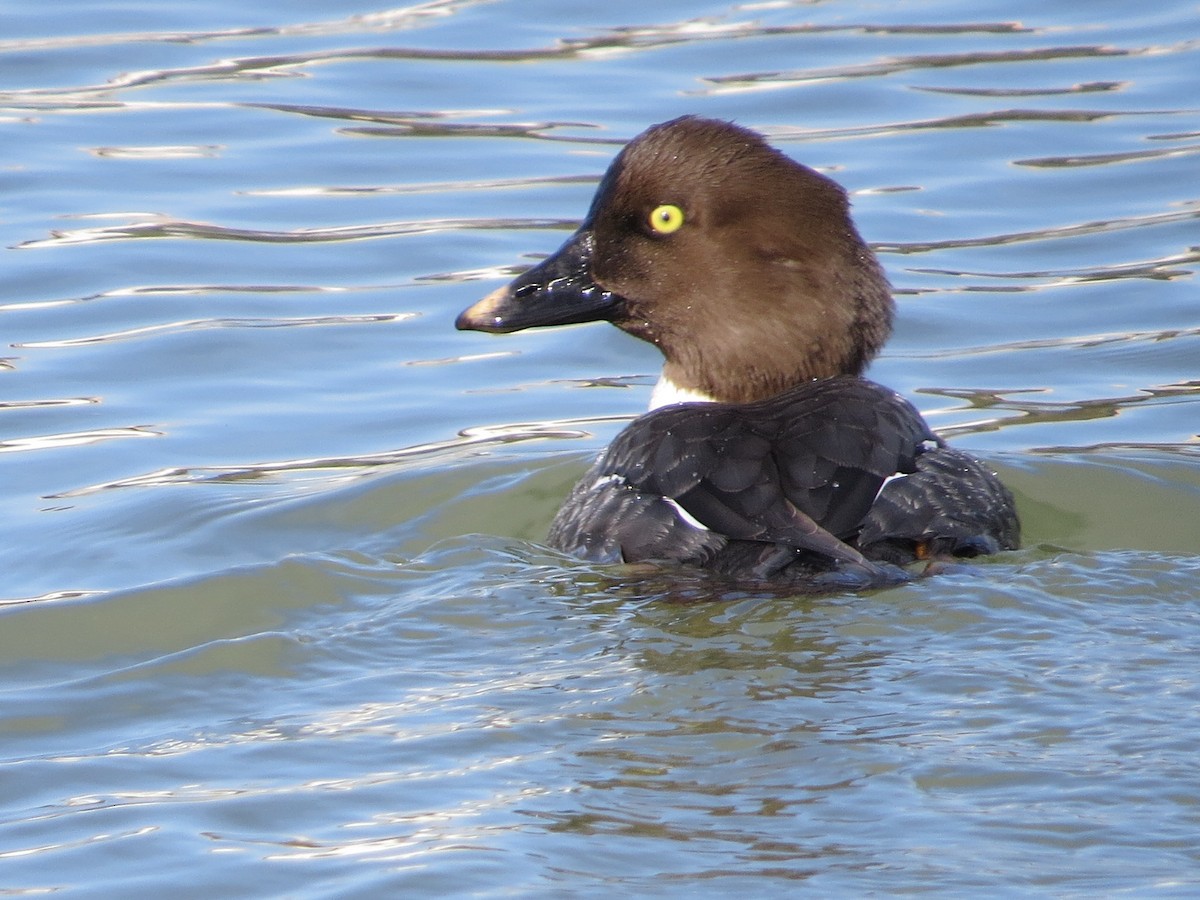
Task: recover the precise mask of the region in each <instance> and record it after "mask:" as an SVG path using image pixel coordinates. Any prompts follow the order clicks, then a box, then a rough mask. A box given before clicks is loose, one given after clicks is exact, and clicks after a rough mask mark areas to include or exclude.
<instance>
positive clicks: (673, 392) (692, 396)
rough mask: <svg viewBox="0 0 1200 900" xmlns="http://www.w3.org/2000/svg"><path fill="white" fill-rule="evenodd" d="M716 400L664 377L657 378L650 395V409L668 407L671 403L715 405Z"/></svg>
mask: <svg viewBox="0 0 1200 900" xmlns="http://www.w3.org/2000/svg"><path fill="white" fill-rule="evenodd" d="M715 402H716V400H714V398H712V397H710V396H709V395H708V394H705V393H703V392H701V391H694V390H692V389H691V388H682V387H680V386H679V385H677V384H676V383H675V382H673V381H672V380H671V379H670V378H668V377H667V376H666V375H660V376H658V382H657V383H656V384H655V385H654V390H653V391H652V392H651V393H650V408H651V409H658V408H659V407H660V406H670V405H671V404H672V403H715Z"/></svg>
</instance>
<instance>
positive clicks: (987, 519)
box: [456, 116, 1019, 590]
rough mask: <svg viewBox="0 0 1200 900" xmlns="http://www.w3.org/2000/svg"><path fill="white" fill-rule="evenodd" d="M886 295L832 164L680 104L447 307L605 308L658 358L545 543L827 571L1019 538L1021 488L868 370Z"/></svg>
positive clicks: (735, 570) (798, 575) (796, 578)
mask: <svg viewBox="0 0 1200 900" xmlns="http://www.w3.org/2000/svg"><path fill="white" fill-rule="evenodd" d="M893 313H894V304H893V300H892V295H891V290H890V286H889V284H888V282H887V279H886V277H885V275H884V273H883V270H882V268H881V267H880V265H879V262H878V261H877V259H876V257H875V254H874V253H873V252H872V250H871V249H870V248H869V247H868V246H867V244H866V243H865V242H864V241H863V239H862V238H861V237H860V236H859V234H858V231H857V230H856V228H855V226H854V224H853V222H852V221H851V218H850V212H849V201H848V199H847V196H846V192H845V191H844V190H843V189H842V188H841V187H840V186H839V185H838V184H837V183H836V182H834V181H833V180H831V179H829V178H826V177H825V176H824V175H821V174H819V173H818V172H815V171H813V170H812V169H810V168H807V167H806V166H803V165H800V164H799V163H797V162H795V161H793V160H792V159H790V158H789V157H787V156H785V155H784V154H783V153H781V152H780V151H778V150H776V149H774V148H772V147H771V146H770V145H769V144H767V142H766V141H765V140H764V139H763V138H762V137H761V136H760V135H759V134H757V133H755V132H753V131H750V130H747V129H745V128H741V127H738V126H736V125H733V124H730V123H728V122H722V121H715V120H710V119H703V118H698V117H694V116H685V117H683V118H679V119H674V120H672V121H670V122H665V123H663V124H660V125H655V126H653V127H651V128H649V129H647V130H646V131H645V132H643V133H642V134H641V135H639V136H638V137H636V138H635V139H634V140H633V141H631V142H630V143H629V144H627V145H626V146H625V148H624V149H623V150H622V151H621V152H620V153H619V154H618V155H617V157H616V159H615V160H614V161H613V163H612V165H611V166H610V167H609V169H608V171H607V172H606V174H605V175H604V177H603V179H602V180H601V182H600V186H599V188H598V189H597V191H596V195H595V198H594V199H593V200H592V204H591V207H590V208H589V210H588V213H587V216H586V218H585V219H584V220H583V223H582V224H581V225H580V227H579V229H578V230H577V231H576V232H575V233H574V234H573V235H571V237H570V238H568V239H567V241H566V243H565V244H563V246H562V247H561V248H559V250H558V251H557V252H555V253H554V254H552V255H551V256H550V257H549V258H547V259H545V260H544V261H542V262H541V263H539V264H538V265H536V266H534V267H533V268H531V269H529V270H528V271H526V272H525V273H523V274H522V275H520V276H518V277H517V278H516V279H515V280H513V281H512V282H511V283H510V284H508V285H506V286H505V287H502V288H499V289H498V290H496V291H494V292H492V293H491V294H489V295H488V296H487V297H485V298H484V299H482V300H480V301H479V302H478V303H476V304H475V305H474V306H472V307H470V308H469V309H467V310H465V311H464V312H463V313H462V314H461V315H459V317H458V319H457V322H456V326H457V327H458V328H459V329H462V330H475V331H484V332H493V333H505V332H511V331H519V330H521V329H524V328H530V327H533V326H542V325H566V324H573V323H579V322H591V321H597V320H605V321H608V322H611V323H613V324H614V325H616V326H617V327H618V328H620V329H621V330H622V331H625V332H627V333H629V334H632V335H634V336H635V337H638V338H641V339H642V340H646V341H649V342H650V343H652V344H654V345H655V346H656V347H658V348H659V349H660V350H661V351H662V354H663V356H664V358H665V362H664V365H663V369H662V375H661V377H660V379H659V381H658V383H657V384H656V386H655V388H654V390H653V393H652V395H651V403H650V406H651V411H650V412H648V413H646V414H645V415H642V416H640V417H639V418H637V419H635V420H634V421H633V422H632V423H631V424H630V425H629V426H628V427H626V428H625V430H624V431H622V432H621V433H620V434H619V435H618V436H617V437H616V439H615V440H614V441H613V442H612V444H611V445H610V446H609V447H608V448H607V449H606V450H605V451H604V452H603V453H601V455H600V457H599V458H598V459H597V460H596V462H595V464H594V465H593V466H592V467H591V469H590V470H589V471H588V472H587V473H586V474H585V475H584V476H583V478H582V479H581V480H580V481H579V483H578V484H577V485H576V487H575V488H574V490H573V491H572V492H571V494H570V495H569V496H568V497H567V500H566V502H565V503H564V505H563V507H562V508H561V509H560V510H559V512H558V515H557V516H556V517H555V519H554V521H553V523H552V525H551V527H550V534H549V543H550V544H551V545H552V546H554V547H555V548H557V549H560V550H563V551H565V552H568V553H572V554H574V555H577V556H580V557H583V558H585V559H590V560H595V561H601V562H639V561H649V560H653V561H661V562H673V563H681V564H688V565H694V566H701V567H704V568H709V569H713V570H716V571H718V572H721V573H724V574H726V575H730V576H734V577H736V578H748V579H754V580H760V579H761V580H778V579H783V580H785V581H787V582H789V583H794V584H797V585H801V586H809V587H813V588H814V589H818V590H819V589H823V588H826V587H830V586H849V587H852V588H866V587H875V586H881V585H886V584H893V583H897V582H899V581H903V580H905V579H906V578H907V577H909V576H908V575H907V574H906V573H905V572H904V571H903V570H901V569H900V568H898V567H899V566H903V565H906V564H908V563H911V562H913V561H915V560H918V559H945V558H948V557H969V556H976V555H979V554H983V553H994V552H997V551H999V550H1005V549H1015V548H1016V547H1017V546H1018V542H1019V524H1018V520H1017V514H1016V510H1015V506H1014V503H1013V498H1012V495H1011V494H1010V493H1009V491H1008V490H1007V489H1006V488H1005V487H1004V485H1003V484H1002V483H1001V482H1000V480H999V478H997V476H996V475H995V474H994V473H993V472H991V471H990V470H989V469H988V468H987V467H986V466H985V465H984V464H983V463H981V462H980V461H979V460H976V459H975V458H973V457H972V456H970V455H969V454H966V453H964V452H962V451H960V450H956V449H954V448H951V447H948V446H947V445H946V444H945V442H944V441H943V440H942V439H940V438H939V437H938V436H937V435H935V434H934V433H933V431H932V430H931V429H930V428H929V426H928V425H927V424H926V422H925V420H924V419H923V418H922V417H921V415H920V413H919V412H917V410H916V409H915V408H914V407H913V406H912V405H911V404H910V403H909V402H908V401H907V400H905V399H904V398H902V397H901V396H899V395H898V394H896V393H895V392H894V391H891V390H889V389H888V388H885V387H883V386H881V385H878V384H876V383H874V382H872V381H868V380H867V379H865V378H863V377H862V373H863V371H864V370H865V368H866V366H867V364H868V363H869V362H870V361H871V359H872V358H873V357H874V356H875V355H876V354H877V353H878V352H879V350H880V348H881V347H882V346H883V344H884V342H885V341H886V339H887V337H888V336H889V334H890V333H891V327H892V319H893Z"/></svg>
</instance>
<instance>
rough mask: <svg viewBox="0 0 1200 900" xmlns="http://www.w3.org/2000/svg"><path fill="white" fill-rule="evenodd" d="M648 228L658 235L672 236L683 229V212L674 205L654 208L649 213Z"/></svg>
mask: <svg viewBox="0 0 1200 900" xmlns="http://www.w3.org/2000/svg"><path fill="white" fill-rule="evenodd" d="M650 227H651V228H652V229H654V230H655V231H656V232H658V233H659V234H674V233H675V232H676V231H678V230H679V229H680V228H682V227H683V210H682V209H680V208H679V207H678V206H676V205H675V204H674V203H664V204H663V205H662V206H656V207H655V208H654V212H652V213H650Z"/></svg>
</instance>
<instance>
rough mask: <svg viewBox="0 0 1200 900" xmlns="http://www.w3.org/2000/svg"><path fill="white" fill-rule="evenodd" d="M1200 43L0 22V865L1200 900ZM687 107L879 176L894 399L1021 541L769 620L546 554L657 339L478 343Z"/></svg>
mask: <svg viewBox="0 0 1200 900" xmlns="http://www.w3.org/2000/svg"><path fill="white" fill-rule="evenodd" d="M597 6H603V9H596V8H593V7H597ZM1195 13H1196V10H1195V8H1194V5H1193V4H1189V3H1181V2H1177V3H1166V4H1158V5H1154V6H1153V7H1151V6H1146V5H1144V4H1142V5H1136V6H1135V5H1133V4H1128V3H1090V4H1082V5H1077V6H1076V7H1073V8H1071V9H1066V8H1065V7H1064V8H1058V7H1057V6H1056V5H1048V4H1032V3H1029V4H1025V3H1017V4H1013V3H1007V4H985V5H979V4H973V5H971V7H970V8H969V9H968V8H967V7H964V6H963V5H961V4H951V3H937V2H927V3H906V4H882V5H876V4H869V3H865V2H833V0H830V2H825V3H788V2H779V3H771V2H768V3H754V4H742V5H722V4H697V3H682V2H671V3H662V4H655V5H649V4H644V3H639V4H633V3H609V4H603V5H597V4H562V3H516V2H514V0H509V2H491V3H483V2H466V0H463V2H431V3H426V4H420V5H416V6H412V7H399V8H396V9H392V10H382V9H378V8H373V7H369V6H352V5H347V4H338V5H336V8H335V5H334V4H328V3H316V2H308V3H296V2H290V3H282V2H280V3H258V4H233V3H228V2H223V0H207V2H204V3H188V4H146V3H137V2H130V3H126V4H123V5H120V6H118V7H116V8H107V9H100V8H99V7H98V6H97V5H95V4H89V3H78V4H72V3H69V4H67V5H65V6H64V5H63V4H56V5H43V6H42V7H33V6H30V7H28V8H24V9H21V10H19V11H11V10H10V11H4V12H0V142H2V143H0V148H2V149H0V246H2V247H4V248H5V249H3V250H0V259H2V263H3V264H2V265H0V343H2V345H3V349H2V350H0V486H2V490H0V496H2V497H3V504H4V506H3V513H2V515H0V523H2V524H0V563H2V565H3V569H2V571H3V572H4V575H5V577H4V580H3V583H2V586H0V603H2V604H3V606H2V607H0V620H2V621H0V671H2V673H3V676H4V680H3V682H0V684H2V685H3V695H2V697H3V699H2V700H0V730H2V734H3V744H2V746H3V751H2V755H0V761H2V764H3V770H2V771H3V777H2V778H0V860H2V863H0V872H2V873H3V875H2V886H3V888H4V889H5V890H6V891H8V892H9V893H16V894H21V893H36V892H46V891H54V892H57V893H64V894H74V895H97V896H115V895H120V896H158V895H161V894H163V893H164V892H166V891H171V892H173V893H175V894H181V895H184V896H214V895H219V894H221V893H225V894H233V895H238V896H243V895H244V896H279V895H289V896H292V895H295V896H332V895H336V896H379V895H384V896H387V895H396V894H406V895H412V894H421V893H428V894H437V895H444V894H459V895H462V894H479V895H508V894H523V893H531V892H540V893H555V894H574V893H581V894H599V893H611V892H620V893H631V894H635V895H672V896H673V895H688V894H695V893H696V892H697V891H700V892H705V893H711V894H727V893H734V892H742V893H748V894H753V895H756V896H773V895H784V894H790V893H792V892H794V891H795V890H797V889H800V888H804V887H807V888H809V889H810V890H812V891H814V892H817V893H820V894H822V895H828V894H862V893H867V892H876V893H915V892H933V893H942V892H946V893H967V892H987V893H989V894H995V893H998V892H999V893H1021V894H1025V893H1048V894H1054V895H1059V896H1077V895H1088V896H1092V895H1096V894H1114V893H1120V892H1127V893H1136V894H1139V895H1141V894H1145V893H1149V892H1151V891H1153V892H1155V893H1158V894H1166V895H1190V894H1194V893H1195V892H1196V890H1197V884H1198V882H1200V852H1198V851H1197V843H1196V834H1197V831H1198V829H1200V764H1198V763H1197V762H1196V753H1195V734H1196V733H1197V726H1198V725H1200V721H1198V719H1200V712H1198V711H1200V677H1198V676H1197V674H1196V665H1195V652H1194V648H1195V646H1196V644H1197V641H1198V640H1200V616H1198V613H1197V610H1198V604H1197V601H1198V600H1200V587H1198V586H1197V585H1198V583H1200V582H1198V577H1200V552H1198V545H1200V526H1197V524H1196V523H1197V521H1198V515H1200V451H1198V449H1197V448H1198V447H1200V436H1198V434H1197V425H1196V423H1197V421H1200V417H1198V415H1197V413H1198V411H1200V406H1198V404H1200V381H1198V380H1197V379H1198V377H1200V376H1198V369H1197V360H1200V326H1198V325H1197V315H1196V310H1197V309H1198V308H1200V307H1198V306H1197V289H1196V278H1195V274H1194V272H1195V268H1196V264H1197V260H1198V257H1200V252H1198V250H1197V245H1198V244H1200V241H1198V240H1197V234H1198V233H1200V232H1198V231H1197V227H1196V220H1197V214H1198V211H1200V196H1198V195H1197V191H1196V185H1197V184H1200V178H1198V177H1197V176H1198V174H1200V169H1198V166H1197V159H1198V157H1200V112H1198V110H1200V104H1198V103H1197V101H1196V99H1195V98H1196V97H1197V96H1198V94H1197V78H1196V75H1195V73H1196V71H1198V69H1197V56H1198V52H1197V51H1198V49H1200V23H1198V20H1197V19H1196V14H1195ZM684 112H697V113H701V114H705V115H711V116H717V117H726V118H734V119H736V120H738V121H739V122H741V123H743V124H746V125H750V126H753V127H756V128H759V129H761V130H763V131H765V132H767V133H768V134H769V135H771V137H772V139H773V140H774V141H775V142H776V143H777V144H778V145H779V146H780V147H782V148H784V149H785V150H786V151H787V152H789V153H790V154H792V155H794V156H795V157H796V158H798V159H800V160H802V161H804V162H806V163H808V164H810V165H813V166H816V167H818V168H821V169H822V170H824V171H827V172H829V173H830V174H832V175H833V176H834V177H836V178H838V179H839V180H840V181H842V182H843V183H844V184H845V185H846V186H847V187H848V188H849V189H850V190H851V191H852V192H853V193H854V201H855V212H856V217H857V221H858V224H859V226H860V229H861V231H862V232H863V233H864V235H865V236H866V237H867V238H868V239H869V240H871V241H873V242H875V244H876V246H877V247H878V248H879V250H880V251H881V258H882V260H883V262H884V264H885V266H886V267H887V269H888V271H889V274H890V276H891V278H892V280H893V282H894V284H895V286H896V289H897V295H898V300H899V306H900V313H899V321H898V325H897V333H896V335H895V337H894V338H893V340H892V342H891V343H890V345H889V347H888V350H887V352H886V353H885V355H884V357H883V358H882V359H881V360H880V361H879V362H878V363H876V365H875V366H874V368H873V375H874V376H875V377H876V378H877V379H878V380H880V381H883V382H885V383H887V384H889V385H892V386H894V387H896V388H897V389H899V390H902V391H903V392H904V393H905V394H906V395H908V396H910V397H912V398H913V399H914V401H915V402H916V403H917V404H918V405H919V406H920V407H921V409H922V410H923V411H925V413H926V414H927V416H928V417H929V419H930V421H931V422H932V423H933V424H934V425H935V426H936V427H938V428H939V429H941V430H943V431H944V432H945V433H947V434H949V435H951V436H952V437H953V439H954V440H955V442H956V443H957V444H959V445H961V446H964V447H967V448H970V449H971V450H972V451H973V452H976V453H978V454H979V455H981V456H983V457H984V458H986V459H988V460H989V461H990V462H992V463H993V464H994V465H995V466H996V467H997V468H998V469H999V470H1000V471H1001V472H1002V474H1003V476H1004V478H1005V479H1006V481H1007V482H1008V483H1009V484H1010V485H1011V486H1012V487H1013V488H1014V490H1015V492H1016V494H1017V497H1018V503H1019V506H1020V510H1021V514H1022V517H1023V519H1024V523H1025V541H1026V549H1024V550H1022V551H1020V552H1017V553H1013V554H1008V555H1005V556H1003V557H999V558H995V559H991V560H987V561H984V562H982V563H980V564H979V565H976V566H973V567H971V568H968V569H964V570H962V571H958V572H954V573H951V574H948V575H946V576H943V577H940V578H938V579H936V580H931V581H927V582H922V583H919V584H914V585H909V586H905V587H902V588H897V589H894V590H888V591H882V592H878V593H876V594H872V595H869V596H853V595H846V596H832V597H824V598H807V599H795V598H788V597H774V596H753V595H746V594H734V593H729V592H727V591H722V589H721V588H720V587H719V586H716V585H713V584H711V583H708V582H706V581H705V580H704V579H703V578H696V577H693V576H687V575H684V574H679V573H676V574H675V575H653V574H650V575H648V574H646V573H638V572H623V571H619V570H616V571H614V570H612V569H605V568H603V567H595V566H590V565H586V564H580V563H576V562H572V561H570V560H565V559H563V558H562V557H560V556H558V555H557V554H553V553H551V552H549V551H547V550H546V549H545V548H543V547H541V546H540V545H539V544H538V543H537V542H538V541H539V540H540V539H541V538H542V537H543V536H544V533H545V529H546V526H547V524H548V523H549V520H550V518H551V516H552V515H553V513H554V510H555V509H556V508H557V505H558V502H559V501H560V499H561V498H562V496H563V495H564V494H565V492H566V491H567V489H568V488H569V486H570V484H571V483H572V482H573V480H574V479H575V478H576V477H577V476H578V475H579V474H580V473H581V472H582V470H583V469H584V468H585V466H586V465H587V462H588V460H589V459H590V457H591V456H592V455H593V454H594V453H595V451H596V450H597V449H598V448H599V447H601V446H603V445H604V444H605V443H607V441H608V440H609V439H610V438H611V437H612V435H613V434H615V433H616V431H617V430H618V429H619V428H620V426H621V423H622V422H623V421H624V420H625V419H626V418H627V417H629V416H630V415H632V414H633V413H635V412H637V411H638V410H640V409H642V408H644V406H645V403H646V400H647V398H648V395H649V390H650V385H651V384H652V383H653V380H654V378H655V377H656V374H657V368H658V359H657V357H656V355H655V352H654V351H653V349H652V348H650V347H647V346H643V345H641V344H639V343H637V342H636V341H633V340H632V339H629V338H627V337H625V336H623V335H621V334H620V333H618V332H616V331H615V330H614V329H611V328H607V327H604V326H590V327H580V328H571V329H559V330H548V331H545V332H529V333H522V334H517V335H510V336H505V337H503V338H496V337H489V336H484V335H473V334H460V333H456V332H455V331H454V330H453V327H452V323H453V318H454V316H455V314H456V313H457V312H458V311H459V310H461V309H462V308H464V307H465V306H467V305H468V304H469V303H470V302H472V301H473V300H474V299H476V298H477V297H479V296H481V295H482V294H483V293H484V292H486V291H487V290H490V289H491V288H492V287H494V286H496V285H498V284H499V283H500V282H501V281H502V280H503V279H504V278H505V277H508V276H510V275H511V274H512V273H513V272H514V271H516V269H517V267H519V266H521V265H523V264H525V263H527V262H529V261H530V260H532V259H533V258H536V255H537V254H542V253H546V252H548V251H550V250H552V249H553V248H554V247H555V246H557V244H558V243H559V242H560V241H561V240H562V238H563V237H565V235H566V234H567V233H569V231H570V230H571V228H572V227H573V224H574V223H575V222H577V221H578V219H579V218H580V217H581V216H582V215H583V213H584V211H585V209H586V207H587V203H588V200H589V199H590V196H591V193H592V191H593V190H594V186H595V182H596V180H597V179H598V176H599V175H600V173H601V172H602V171H603V170H604V168H605V166H606V165H607V163H608V161H609V159H611V157H612V155H613V154H614V153H615V152H616V149H617V148H618V147H619V145H620V143H621V142H622V141H623V140H625V139H628V138H629V137H631V136H633V135H634V134H636V133H637V132H638V131H640V130H641V129H642V128H644V127H645V126H646V125H648V124H650V123H652V122H656V121H662V120H665V119H667V118H670V117H672V116H675V115H678V114H681V113H684ZM698 600H705V601H706V602H697V601H698Z"/></svg>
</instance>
